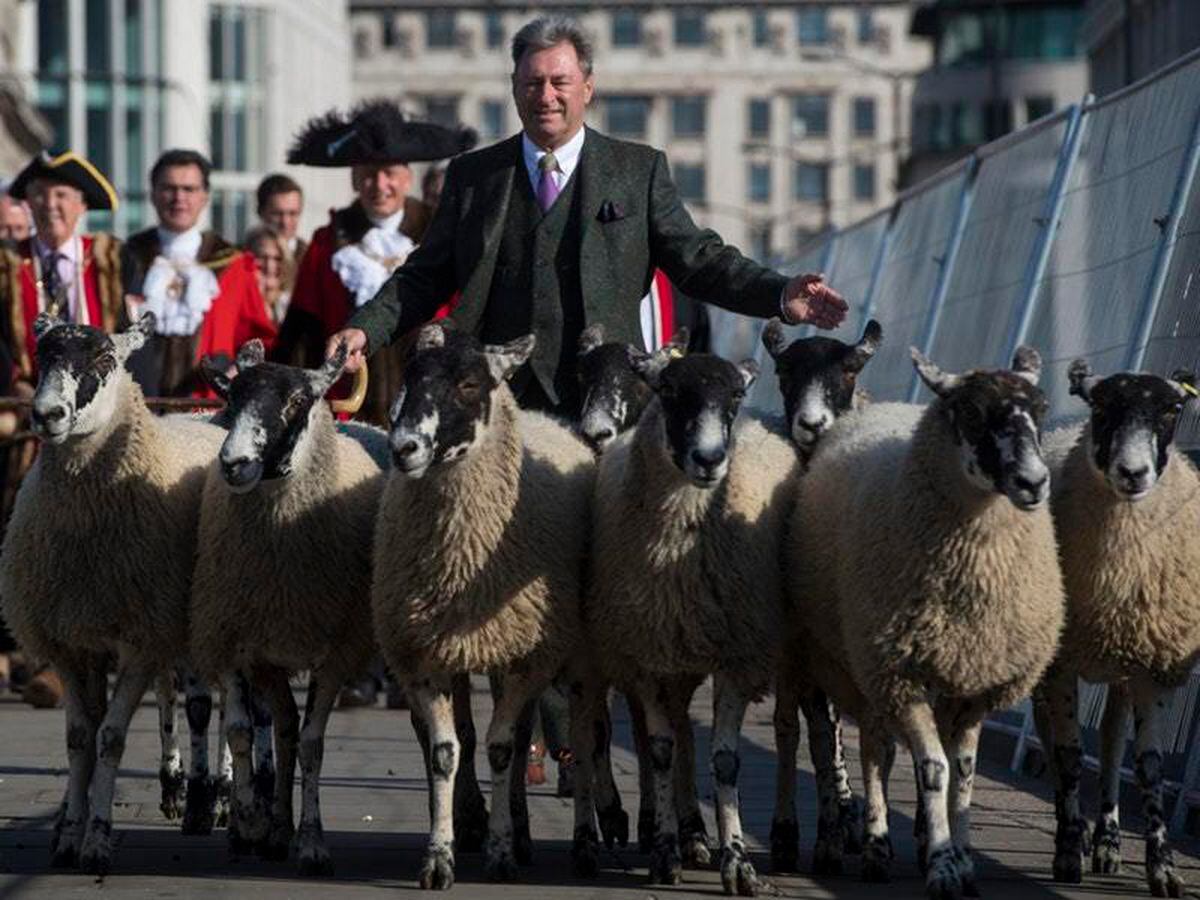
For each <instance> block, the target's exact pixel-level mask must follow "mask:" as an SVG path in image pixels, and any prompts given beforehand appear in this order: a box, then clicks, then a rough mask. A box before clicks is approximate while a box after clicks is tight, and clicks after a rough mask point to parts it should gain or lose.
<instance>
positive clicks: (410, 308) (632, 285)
mask: <svg viewBox="0 0 1200 900" xmlns="http://www.w3.org/2000/svg"><path fill="white" fill-rule="evenodd" d="M576 176H577V177H578V178H579V179H580V181H579V184H578V189H579V191H580V201H581V204H582V205H581V216H580V227H581V228H582V230H583V233H582V234H581V235H580V241H579V246H580V251H579V252H580V260H579V265H580V280H581V287H582V292H583V307H584V316H585V319H586V322H587V324H589V325H590V324H594V323H602V324H603V325H604V326H605V329H606V333H607V336H608V337H609V339H610V340H619V341H625V342H628V343H634V344H640V343H641V329H640V325H639V320H638V304H639V302H640V301H641V299H642V297H644V296H645V294H646V291H647V290H649V287H650V280H651V278H652V276H653V273H654V269H655V268H656V267H657V268H660V269H662V270H663V271H664V272H666V273H667V275H668V277H670V279H671V280H672V281H673V282H674V283H675V285H676V286H677V287H678V288H679V289H680V290H681V291H683V292H684V293H686V294H689V295H691V296H693V297H697V298H699V299H701V300H706V301H708V302H710V303H715V304H717V305H719V306H723V307H725V308H726V309H730V310H733V311H734V312H739V313H744V314H746V315H751V316H759V317H767V316H773V315H778V313H779V301H780V296H781V293H782V291H783V287H784V285H785V284H786V283H787V278H786V277H785V276H783V275H781V274H779V273H778V272H774V271H772V270H770V269H767V268H764V267H763V266H760V265H759V264H758V263H756V262H754V261H752V260H749V259H747V258H746V257H744V256H742V254H741V253H739V252H738V251H737V249H736V248H734V247H731V246H729V245H728V244H725V243H724V242H723V241H722V240H721V238H720V237H718V236H717V234H716V232H714V231H712V230H710V229H701V228H698V227H697V226H696V224H695V222H693V221H692V217H691V216H690V215H688V212H687V210H686V209H684V207H683V203H682V202H681V201H680V199H679V192H678V191H677V190H676V188H675V184H674V182H672V181H671V176H670V173H669V171H668V168H667V160H666V157H665V156H664V155H663V154H662V152H661V151H658V150H655V149H653V148H651V147H647V146H645V145H643V144H634V143H629V142H627V141H618V140H615V139H613V138H609V137H605V136H604V135H603V134H600V133H599V132H598V131H594V130H592V129H590V128H589V129H588V133H587V137H586V138H585V139H584V142H583V150H582V153H581V156H580V160H579V168H578V169H577V171H576ZM527 177H528V175H527V172H526V169H525V163H524V160H523V158H522V154H521V136H520V135H519V134H518V135H516V136H515V137H512V138H509V139H508V140H506V141H502V142H500V143H499V144H494V145H492V146H491V147H487V148H484V149H483V150H477V151H475V152H473V153H467V154H464V155H463V156H459V157H457V158H455V159H454V160H453V161H452V162H451V163H450V166H449V168H448V169H447V171H446V181H445V187H444V189H443V192H442V198H441V203H440V204H439V205H438V208H437V212H436V213H435V214H434V217H433V221H432V222H431V223H430V226H429V230H428V231H427V232H426V234H425V240H424V242H422V243H421V245H420V246H419V247H417V249H415V250H414V251H413V252H412V254H411V255H410V256H409V257H408V259H407V261H406V262H405V263H404V265H403V266H401V267H400V268H399V269H397V270H396V271H395V272H394V273H393V274H392V276H391V278H389V279H388V281H387V282H386V283H385V284H384V286H383V287H382V288H381V289H380V291H379V293H378V294H377V295H376V297H375V299H374V300H372V301H371V302H369V303H367V304H366V305H364V306H363V307H362V308H361V309H359V310H358V311H357V312H356V313H355V314H354V315H353V316H352V317H351V319H350V321H349V322H348V323H347V325H348V327H351V328H360V329H362V330H363V331H364V332H365V333H366V335H367V340H368V349H369V350H370V352H372V353H374V352H375V351H377V350H378V349H380V348H381V347H383V346H385V345H386V344H388V343H390V342H391V341H392V340H394V339H396V338H397V337H399V336H400V335H402V334H404V333H405V332H406V331H408V330H409V329H411V328H413V327H415V326H417V325H420V324H422V323H423V322H426V321H428V320H429V319H430V318H432V316H433V314H434V311H435V310H436V309H437V308H438V306H440V305H441V304H442V303H444V302H445V301H446V300H447V299H448V298H449V297H450V296H451V295H452V294H453V293H454V292H455V291H458V292H459V293H460V295H461V299H460V301H459V304H458V306H457V307H456V309H455V311H454V314H453V318H454V319H455V320H456V322H457V324H458V325H459V326H460V327H462V328H463V329H464V330H466V331H468V332H471V333H476V332H477V330H478V327H479V323H480V321H481V318H482V314H483V308H484V305H485V304H486V303H487V300H488V296H489V294H490V292H491V284H492V274H493V272H494V270H495V266H496V254H497V250H498V248H499V244H500V230H501V228H502V226H503V225H504V221H505V217H506V215H507V212H508V203H509V198H510V197H511V196H512V191H513V185H514V184H515V179H517V178H527Z"/></svg>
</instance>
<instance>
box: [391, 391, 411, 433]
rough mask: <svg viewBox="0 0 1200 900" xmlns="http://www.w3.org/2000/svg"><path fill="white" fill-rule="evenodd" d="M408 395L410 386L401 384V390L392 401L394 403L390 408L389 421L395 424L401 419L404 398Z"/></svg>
mask: <svg viewBox="0 0 1200 900" xmlns="http://www.w3.org/2000/svg"><path fill="white" fill-rule="evenodd" d="M407 396H408V387H407V386H405V385H403V384H402V385H400V392H399V393H398V394H396V399H395V400H393V401H392V405H391V406H390V407H389V408H388V422H390V423H391V424H392V425H393V426H394V425H395V424H396V423H397V422H398V421H400V413H401V412H402V411H403V410H404V398H405V397H407Z"/></svg>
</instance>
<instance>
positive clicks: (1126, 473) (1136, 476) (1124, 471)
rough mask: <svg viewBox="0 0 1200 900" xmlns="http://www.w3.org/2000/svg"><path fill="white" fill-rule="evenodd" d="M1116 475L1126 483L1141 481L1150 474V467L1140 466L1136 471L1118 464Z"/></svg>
mask: <svg viewBox="0 0 1200 900" xmlns="http://www.w3.org/2000/svg"><path fill="white" fill-rule="evenodd" d="M1117 474H1119V475H1120V476H1121V477H1122V478H1124V479H1126V480H1128V481H1141V480H1142V479H1143V478H1145V477H1146V476H1147V475H1149V474H1150V467H1149V466H1142V467H1141V468H1138V469H1131V468H1129V466H1123V465H1119V464H1118V466H1117Z"/></svg>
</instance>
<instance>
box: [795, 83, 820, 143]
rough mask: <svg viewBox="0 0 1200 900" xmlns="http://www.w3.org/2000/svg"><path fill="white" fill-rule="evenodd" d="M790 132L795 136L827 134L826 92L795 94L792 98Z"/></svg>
mask: <svg viewBox="0 0 1200 900" xmlns="http://www.w3.org/2000/svg"><path fill="white" fill-rule="evenodd" d="M792 134H793V136H795V137H797V138H806V137H825V136H826V135H827V134H829V95H828V94H797V95H796V96H795V97H794V98H793V100H792Z"/></svg>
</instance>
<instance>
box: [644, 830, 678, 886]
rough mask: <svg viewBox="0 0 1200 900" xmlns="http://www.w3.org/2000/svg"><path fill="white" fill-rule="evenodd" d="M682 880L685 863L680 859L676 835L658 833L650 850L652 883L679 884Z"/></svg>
mask: <svg viewBox="0 0 1200 900" xmlns="http://www.w3.org/2000/svg"><path fill="white" fill-rule="evenodd" d="M682 880H683V863H682V862H681V861H680V859H679V849H678V847H677V846H676V844H675V835H673V834H660V835H656V836H655V838H654V847H653V849H651V851H650V883H651V884H679V882H681V881H682Z"/></svg>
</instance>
